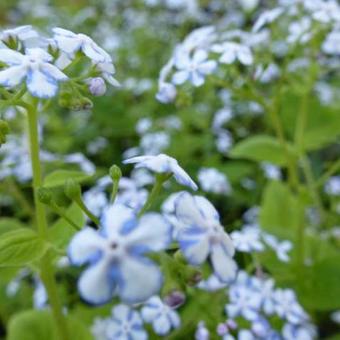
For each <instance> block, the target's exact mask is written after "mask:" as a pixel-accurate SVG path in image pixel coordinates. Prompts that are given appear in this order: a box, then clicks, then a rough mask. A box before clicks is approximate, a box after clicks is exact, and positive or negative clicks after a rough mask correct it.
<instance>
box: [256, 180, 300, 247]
mask: <svg viewBox="0 0 340 340" xmlns="http://www.w3.org/2000/svg"><path fill="white" fill-rule="evenodd" d="M302 211H303V209H301V207H299V202H298V198H297V197H295V196H294V195H293V194H292V193H291V191H290V190H289V188H288V187H287V186H286V185H285V184H284V183H282V182H279V181H272V182H269V183H268V185H267V187H266V188H265V190H264V193H263V198H262V204H261V210H260V225H261V227H262V228H263V229H265V230H266V231H268V232H270V233H272V234H274V235H276V236H279V237H281V238H286V239H291V240H292V239H294V238H295V235H296V230H297V228H298V226H299V223H300V221H301V218H302V216H301V214H302Z"/></svg>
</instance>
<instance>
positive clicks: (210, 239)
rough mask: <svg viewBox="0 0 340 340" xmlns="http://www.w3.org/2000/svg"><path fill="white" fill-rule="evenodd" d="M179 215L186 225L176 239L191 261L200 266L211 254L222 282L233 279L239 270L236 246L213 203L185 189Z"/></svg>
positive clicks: (179, 218) (181, 197)
mask: <svg viewBox="0 0 340 340" xmlns="http://www.w3.org/2000/svg"><path fill="white" fill-rule="evenodd" d="M176 216H177V219H178V220H179V221H180V222H181V223H183V224H184V225H185V227H184V228H182V229H181V230H180V231H179V233H178V237H177V239H178V241H179V245H180V248H181V251H182V252H183V254H184V256H185V257H186V259H187V260H188V262H189V263H190V264H192V265H199V264H202V263H203V262H205V261H206V260H207V259H208V257H209V259H210V261H211V264H212V267H213V269H214V273H215V275H216V276H217V277H218V278H219V279H220V280H221V281H222V282H229V281H230V280H232V279H233V278H234V277H235V274H236V269H237V266H236V263H235V261H234V260H233V259H232V257H233V255H234V252H235V250H234V246H233V243H232V241H231V239H230V237H229V235H228V234H227V233H226V232H225V231H224V228H223V227H222V226H221V224H220V221H219V214H218V212H217V211H216V209H215V208H214V207H213V205H212V204H211V203H210V202H209V201H208V200H207V199H205V198H204V197H202V196H192V195H190V194H189V193H187V192H183V193H182V194H180V195H179V197H178V198H177V200H176Z"/></svg>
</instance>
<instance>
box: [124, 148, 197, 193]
mask: <svg viewBox="0 0 340 340" xmlns="http://www.w3.org/2000/svg"><path fill="white" fill-rule="evenodd" d="M123 163H124V164H133V163H135V164H136V165H135V167H136V168H146V169H149V170H151V171H153V172H156V173H168V174H173V176H174V177H175V179H176V181H177V182H178V183H179V184H182V185H185V186H188V187H190V188H191V189H193V190H197V185H196V184H195V183H194V181H193V180H192V179H191V178H190V176H189V175H188V174H187V173H186V172H185V171H184V170H183V169H182V168H181V167H180V166H179V164H178V162H177V161H176V159H174V158H172V157H169V156H167V155H165V154H159V155H157V156H139V157H132V158H130V159H126V160H125V161H124V162H123Z"/></svg>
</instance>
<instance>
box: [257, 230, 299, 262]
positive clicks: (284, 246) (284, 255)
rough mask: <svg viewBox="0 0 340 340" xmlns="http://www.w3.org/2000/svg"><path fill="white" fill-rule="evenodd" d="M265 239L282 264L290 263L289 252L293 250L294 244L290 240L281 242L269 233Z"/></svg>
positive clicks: (265, 235) (264, 235) (264, 236)
mask: <svg viewBox="0 0 340 340" xmlns="http://www.w3.org/2000/svg"><path fill="white" fill-rule="evenodd" d="M263 239H264V241H265V242H266V244H267V245H268V246H269V247H271V248H272V249H273V250H274V251H275V253H276V256H277V257H278V259H279V260H280V261H282V262H288V261H289V259H290V258H289V255H288V252H289V251H290V250H292V248H293V244H292V242H290V241H288V240H285V241H282V242H280V241H279V240H278V239H277V238H276V237H275V236H273V235H271V234H267V233H266V234H263Z"/></svg>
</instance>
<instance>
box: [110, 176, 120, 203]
mask: <svg viewBox="0 0 340 340" xmlns="http://www.w3.org/2000/svg"><path fill="white" fill-rule="evenodd" d="M118 189H119V180H118V181H113V184H112V192H111V198H110V202H111V203H112V204H113V203H114V202H115V200H116V196H117V193H118Z"/></svg>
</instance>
